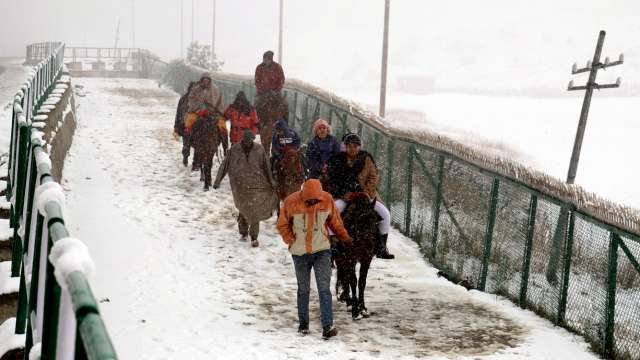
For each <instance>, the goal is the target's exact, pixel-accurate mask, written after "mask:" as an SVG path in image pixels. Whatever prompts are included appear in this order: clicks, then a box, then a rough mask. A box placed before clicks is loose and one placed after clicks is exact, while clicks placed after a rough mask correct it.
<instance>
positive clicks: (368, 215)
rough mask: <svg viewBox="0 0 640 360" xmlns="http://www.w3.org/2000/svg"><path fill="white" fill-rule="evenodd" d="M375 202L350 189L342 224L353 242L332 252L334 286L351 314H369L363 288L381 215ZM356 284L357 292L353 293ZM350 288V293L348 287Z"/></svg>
mask: <svg viewBox="0 0 640 360" xmlns="http://www.w3.org/2000/svg"><path fill="white" fill-rule="evenodd" d="M375 204H376V202H375V201H373V202H372V201H371V199H370V198H369V196H368V195H367V194H366V193H353V194H352V195H351V198H350V201H349V204H348V205H347V207H346V209H345V210H344V211H343V212H342V219H343V220H344V225H345V228H346V229H347V231H348V232H349V234H350V235H351V237H352V238H353V245H352V246H348V247H345V248H344V249H343V250H342V251H338V252H337V254H336V255H334V261H335V264H336V268H337V282H336V290H340V289H339V288H341V290H342V292H341V294H339V295H338V291H336V295H338V301H344V302H346V303H347V306H349V305H351V317H352V318H353V319H354V320H355V319H358V318H360V317H369V313H368V312H367V307H366V306H365V303H364V289H365V287H366V286H367V274H368V273H369V266H370V265H371V260H372V259H373V256H374V249H375V243H376V237H377V236H378V222H380V220H381V218H380V215H378V213H377V212H376V211H375V209H374V207H375ZM357 263H360V276H357V277H356V264H357ZM356 288H357V290H358V293H357V294H356ZM350 290H351V294H349V291H350Z"/></svg>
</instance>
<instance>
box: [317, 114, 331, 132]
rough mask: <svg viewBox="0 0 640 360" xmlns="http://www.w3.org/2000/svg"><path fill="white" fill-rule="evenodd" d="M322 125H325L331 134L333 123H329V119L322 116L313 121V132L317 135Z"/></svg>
mask: <svg viewBox="0 0 640 360" xmlns="http://www.w3.org/2000/svg"><path fill="white" fill-rule="evenodd" d="M320 125H324V126H325V127H326V128H327V132H328V133H329V134H331V125H329V123H328V122H327V120H325V119H322V118H320V119H318V120H316V122H315V123H313V133H314V134H315V135H318V128H319V127H320Z"/></svg>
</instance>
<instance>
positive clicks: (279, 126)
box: [276, 118, 289, 130]
mask: <svg viewBox="0 0 640 360" xmlns="http://www.w3.org/2000/svg"><path fill="white" fill-rule="evenodd" d="M288 128H289V123H287V120H285V119H284V118H280V119H278V121H276V129H281V130H285V129H288Z"/></svg>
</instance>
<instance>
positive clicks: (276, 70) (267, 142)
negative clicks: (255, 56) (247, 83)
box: [254, 51, 289, 154]
mask: <svg viewBox="0 0 640 360" xmlns="http://www.w3.org/2000/svg"><path fill="white" fill-rule="evenodd" d="M254 81H255V85H256V99H255V107H256V110H257V112H258V119H259V127H260V142H261V143H262V146H263V147H264V150H265V151H266V152H267V154H268V153H269V150H270V148H271V137H272V135H273V127H274V124H275V122H276V120H278V119H280V118H285V119H288V118H289V110H288V106H287V102H286V100H285V99H284V97H283V96H282V94H281V91H282V87H283V86H284V71H283V70H282V66H280V64H278V63H277V62H275V61H273V51H267V52H265V53H264V55H263V56H262V63H260V64H259V65H258V66H257V67H256V72H255V78H254Z"/></svg>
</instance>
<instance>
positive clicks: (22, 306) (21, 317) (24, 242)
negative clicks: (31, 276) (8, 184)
mask: <svg viewBox="0 0 640 360" xmlns="http://www.w3.org/2000/svg"><path fill="white" fill-rule="evenodd" d="M30 148H31V147H30ZM35 159H36V158H35V155H34V152H33V149H32V150H31V152H30V153H29V160H28V161H29V169H28V172H29V176H28V184H27V189H26V194H25V196H27V202H26V204H25V205H24V211H23V213H24V214H25V216H24V221H23V226H24V229H23V230H22V234H23V235H22V239H21V247H20V249H21V250H22V251H21V252H20V260H21V261H20V266H21V268H22V271H20V288H19V292H18V312H17V314H16V329H15V333H16V334H24V332H25V328H26V322H27V316H28V312H29V311H28V309H27V302H28V300H27V299H28V297H27V291H28V290H27V283H26V278H25V277H26V274H25V268H26V266H25V265H26V264H25V263H24V261H25V260H24V253H25V252H26V251H27V249H28V248H29V238H30V236H31V218H32V216H33V214H32V209H33V202H34V199H33V197H34V196H35V187H36V182H37V179H36V178H37V176H38V171H37V169H36V160H35ZM36 211H37V210H36Z"/></svg>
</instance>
